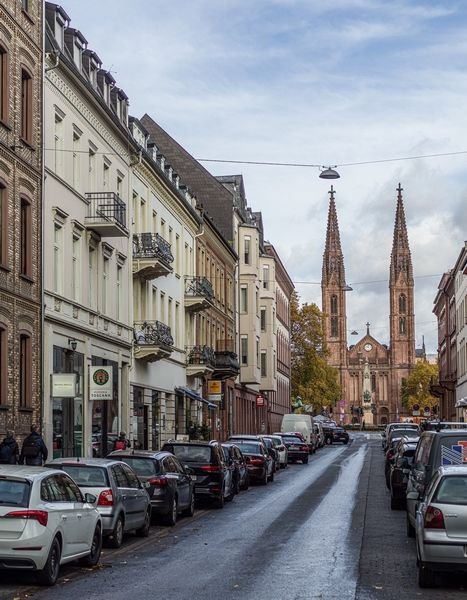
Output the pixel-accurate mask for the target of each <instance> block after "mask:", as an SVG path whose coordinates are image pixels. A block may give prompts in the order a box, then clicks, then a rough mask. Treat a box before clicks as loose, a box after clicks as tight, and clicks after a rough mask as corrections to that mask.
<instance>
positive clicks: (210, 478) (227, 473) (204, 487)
mask: <svg viewBox="0 0 467 600" xmlns="http://www.w3.org/2000/svg"><path fill="white" fill-rule="evenodd" d="M162 450H164V451H166V452H171V453H172V454H174V455H175V456H176V457H177V458H178V460H179V461H180V462H181V463H182V465H184V466H188V467H190V469H191V470H192V472H193V475H192V476H191V477H192V479H193V480H194V482H195V496H196V497H197V498H198V499H202V498H205V499H207V500H214V501H215V503H216V506H217V507H218V508H223V506H224V501H225V500H232V499H233V497H234V495H235V489H234V487H233V481H232V470H231V469H229V468H228V466H227V465H226V462H225V457H224V451H223V449H222V446H221V444H220V443H219V442H217V441H215V440H213V441H211V442H202V441H192V442H182V441H172V440H171V441H168V442H166V443H165V444H164V445H163V447H162Z"/></svg>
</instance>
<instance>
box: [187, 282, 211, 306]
mask: <svg viewBox="0 0 467 600" xmlns="http://www.w3.org/2000/svg"><path fill="white" fill-rule="evenodd" d="M213 306H214V291H213V289H212V284H211V282H210V281H209V280H208V279H206V277H186V278H185V308H186V309H187V310H188V311H190V312H197V311H200V310H206V309H207V308H212V307H213Z"/></svg>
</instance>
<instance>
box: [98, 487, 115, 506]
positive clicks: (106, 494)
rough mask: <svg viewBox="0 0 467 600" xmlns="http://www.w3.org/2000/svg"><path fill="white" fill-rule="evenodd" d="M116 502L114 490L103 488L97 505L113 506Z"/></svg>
mask: <svg viewBox="0 0 467 600" xmlns="http://www.w3.org/2000/svg"><path fill="white" fill-rule="evenodd" d="M113 504H114V496H113V493H112V490H103V491H102V492H101V493H100V494H99V500H98V501H97V506H113Z"/></svg>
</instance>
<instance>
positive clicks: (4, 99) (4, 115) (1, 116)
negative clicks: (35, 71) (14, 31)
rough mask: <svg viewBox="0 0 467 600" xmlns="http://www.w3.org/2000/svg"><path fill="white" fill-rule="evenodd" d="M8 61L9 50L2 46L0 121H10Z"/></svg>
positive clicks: (0, 54) (0, 47)
mask: <svg viewBox="0 0 467 600" xmlns="http://www.w3.org/2000/svg"><path fill="white" fill-rule="evenodd" d="M8 62H9V61H8V52H7V50H6V48H4V47H3V46H0V121H3V122H4V123H6V122H7V121H8V101H9V97H8V95H9V82H8Z"/></svg>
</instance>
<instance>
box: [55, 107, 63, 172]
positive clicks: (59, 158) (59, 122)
mask: <svg viewBox="0 0 467 600" xmlns="http://www.w3.org/2000/svg"><path fill="white" fill-rule="evenodd" d="M56 110H58V109H56ZM62 115H63V113H62V112H61V111H60V113H58V112H55V123H54V171H55V173H57V175H63V173H62V171H63V169H62V163H63V116H62Z"/></svg>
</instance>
